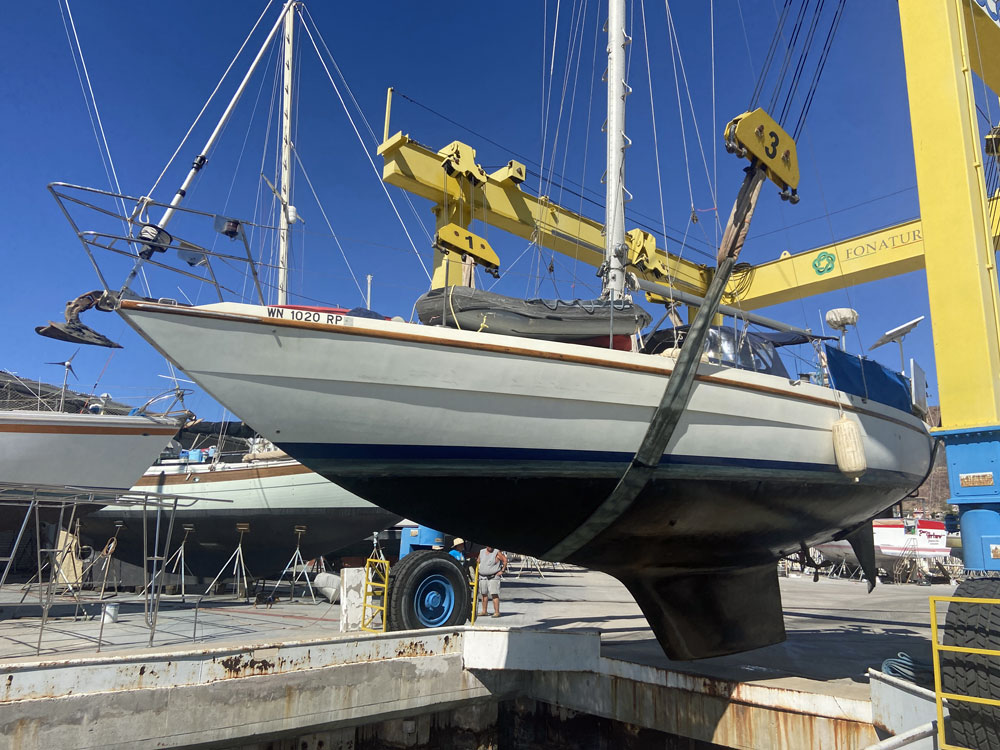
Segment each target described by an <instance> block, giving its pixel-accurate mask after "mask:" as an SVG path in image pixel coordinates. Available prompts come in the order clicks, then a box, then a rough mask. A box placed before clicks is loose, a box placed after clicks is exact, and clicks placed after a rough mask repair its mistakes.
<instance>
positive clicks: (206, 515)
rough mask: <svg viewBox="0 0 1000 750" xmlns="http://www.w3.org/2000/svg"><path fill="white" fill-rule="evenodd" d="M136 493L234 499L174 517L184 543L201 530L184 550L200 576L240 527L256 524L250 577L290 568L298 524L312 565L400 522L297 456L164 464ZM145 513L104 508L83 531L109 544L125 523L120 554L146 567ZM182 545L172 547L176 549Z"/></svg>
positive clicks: (224, 553) (222, 558)
mask: <svg viewBox="0 0 1000 750" xmlns="http://www.w3.org/2000/svg"><path fill="white" fill-rule="evenodd" d="M133 489H134V490H135V491H137V492H158V493H166V494H171V495H183V496H185V497H194V498H198V497H205V498H212V499H216V500H227V501H230V502H228V503H225V504H223V503H195V504H194V505H193V506H190V507H178V508H177V510H176V511H175V513H176V515H175V518H174V528H175V536H177V537H178V539H179V535H180V534H182V533H183V528H184V525H185V524H192V525H193V526H194V529H193V530H192V531H191V533H190V534H189V535H188V538H187V541H186V542H185V547H184V560H185V564H186V565H187V567H188V569H189V570H190V571H191V572H192V573H193V574H194V575H207V576H213V575H215V574H216V573H218V571H219V569H220V567H221V566H222V565H223V564H224V563H225V562H226V560H227V559H229V557H230V555H232V553H233V550H234V549H235V548H236V542H237V538H238V536H239V534H238V533H237V531H236V524H237V523H249V524H250V531H249V533H247V534H245V535H244V537H243V553H244V556H245V559H246V562H247V566H248V567H249V569H250V571H251V572H253V573H254V574H257V575H264V574H269V573H276V572H280V571H281V570H282V568H283V567H284V565H285V564H286V563H287V562H288V560H289V558H290V556H291V551H292V550H293V549H294V546H295V541H296V535H295V527H296V526H299V525H302V526H305V527H306V531H305V533H304V534H303V535H302V540H301V551H302V554H303V556H304V557H305V558H306V559H307V560H308V559H312V558H315V557H319V556H320V555H326V554H328V553H330V552H334V551H336V550H338V549H340V548H342V547H344V546H345V545H348V544H351V543H353V542H357V541H359V540H361V539H363V538H364V537H366V536H368V537H370V536H371V534H372V533H373V532H376V531H381V530H382V529H385V528H387V527H389V526H392V525H393V524H395V523H396V522H397V521H399V520H400V517H399V516H398V515H396V514H394V513H391V512H390V511H387V510H383V509H382V508H379V507H377V506H375V505H372V504H371V503H369V502H367V501H365V500H362V499H361V498H360V497H358V496H357V495H353V494H351V493H350V492H348V491H347V490H345V489H343V488H341V487H338V486H337V485H335V484H333V483H332V482H330V481H328V480H326V479H324V478H323V477H322V476H320V475H318V474H316V473H314V472H313V471H311V470H310V469H308V468H306V467H305V466H303V465H302V464H300V463H299V462H298V461H295V460H294V459H292V458H272V459H264V460H255V461H240V462H224V461H219V462H204V463H188V462H174V463H168V464H157V465H155V466H151V467H150V468H149V469H148V470H147V471H146V473H145V474H144V475H143V476H142V478H141V479H139V481H138V482H137V483H136V485H135V487H134V488H133ZM142 513H143V511H142V509H141V508H113V507H108V508H104V509H103V510H100V511H98V512H96V513H93V514H91V515H89V516H88V517H87V518H85V519H84V520H83V530H84V533H85V534H87V535H88V536H89V537H91V538H94V539H102V538H106V537H110V536H112V535H114V533H115V522H116V521H124V522H125V527H124V528H123V529H122V530H121V531H119V533H118V546H117V550H116V553H115V554H116V556H117V557H120V558H122V559H124V560H127V561H130V562H136V561H137V562H140V563H141V560H142V557H143V554H144V553H143V546H142V528H143V526H142ZM147 513H152V511H147ZM178 539H175V540H173V542H172V544H173V545H175V546H176V544H177V541H178Z"/></svg>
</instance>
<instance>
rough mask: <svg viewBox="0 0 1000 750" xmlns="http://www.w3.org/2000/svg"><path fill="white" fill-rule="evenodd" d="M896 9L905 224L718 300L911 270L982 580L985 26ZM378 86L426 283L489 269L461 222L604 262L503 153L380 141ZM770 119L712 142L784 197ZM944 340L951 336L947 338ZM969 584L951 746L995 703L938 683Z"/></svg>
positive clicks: (990, 407)
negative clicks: (917, 279)
mask: <svg viewBox="0 0 1000 750" xmlns="http://www.w3.org/2000/svg"><path fill="white" fill-rule="evenodd" d="M898 5H899V15H900V27H901V32H902V40H903V53H904V59H905V65H906V82H907V89H908V95H909V105H910V119H911V124H912V136H913V150H914V159H915V165H916V175H917V187H918V193H919V200H920V219H919V220H916V221H910V222H905V223H903V224H898V225H895V226H891V227H887V228H885V229H882V230H879V231H876V232H871V233H869V234H865V235H861V236H858V237H853V238H849V239H846V240H843V241H841V242H836V243H833V244H828V245H824V246H822V247H817V248H814V249H812V250H808V251H806V252H801V253H796V254H789V253H782V254H781V256H780V257H778V258H776V259H775V260H772V261H769V262H766V263H761V264H758V265H756V266H754V267H753V268H752V271H751V272H750V273H747V274H741V279H740V283H739V284H738V285H737V284H736V283H731V284H730V285H729V288H728V289H727V295H726V297H725V301H726V303H727V304H730V305H734V306H738V307H739V309H740V310H741V311H743V312H747V313H749V312H751V311H754V310H758V309H760V308H763V307H767V306H770V305H775V304H778V303H782V302H788V301H790V300H796V299H802V298H805V297H808V296H811V295H815V294H820V293H823V292H829V291H832V290H836V289H842V288H844V287H848V286H853V285H856V284H860V283H865V282H869V281H876V280H880V279H886V278H889V277H891V276H894V275H898V274H903V273H908V272H910V271H915V270H919V269H921V268H923V269H925V270H926V275H927V288H928V296H929V302H930V312H931V318H932V323H933V329H934V332H935V334H936V335H935V336H934V352H935V357H936V360H937V380H938V392H939V396H940V403H941V420H942V426H941V428H940V429H938V430H936V432H935V434H936V435H938V436H939V437H940V438H941V439H942V440H943V441H944V442H945V444H946V446H947V450H948V478H949V484H950V489H951V502H952V503H954V504H955V505H957V506H959V509H960V523H961V530H962V544H963V547H964V553H965V565H966V568H967V570H969V571H973V572H985V573H992V574H995V573H996V572H998V571H1000V287H998V279H997V269H996V251H997V249H998V244H997V239H998V235H1000V210H998V209H1000V195H989V194H988V191H987V187H986V180H985V169H986V160H987V159H996V158H998V155H1000V147H998V146H1000V130H998V129H996V128H997V126H998V125H1000V123H992V124H991V129H990V132H989V133H988V134H987V136H986V137H985V138H984V137H982V136H981V133H980V130H979V125H978V122H977V108H976V101H975V93H974V89H973V86H974V78H973V74H975V75H977V76H978V77H979V78H980V79H981V81H982V82H983V83H984V84H985V85H986V86H987V87H989V88H990V90H992V91H994V92H996V91H1000V17H998V11H997V5H996V3H995V2H994V1H993V0H899V3H898ZM392 93H393V92H392V89H390V90H389V93H388V97H387V103H386V118H385V130H384V135H383V143H382V144H381V145H380V146H379V149H378V152H379V154H380V155H381V156H382V158H383V160H384V165H383V173H382V176H383V179H384V180H385V181H386V182H387V183H389V184H391V185H395V186H397V187H400V188H402V189H404V190H407V191H409V192H412V193H415V194H417V195H419V196H422V197H424V198H426V199H428V200H430V201H431V202H432V203H433V204H434V206H433V211H434V214H435V217H436V222H437V229H438V235H437V239H438V242H437V244H436V246H437V247H438V249H439V250H440V252H438V253H436V254H435V258H434V273H433V281H432V286H433V287H435V288H436V287H443V286H449V285H455V284H463V283H466V282H464V281H463V280H464V279H467V278H468V274H469V268H468V267H469V265H470V264H471V263H477V262H479V263H482V262H484V260H486V259H485V258H484V257H483V255H480V254H478V253H477V252H474V251H477V250H480V251H481V250H482V249H484V248H485V249H488V250H489V254H488V261H487V262H486V263H485V265H486V267H487V268H488V269H489V270H491V271H494V272H495V271H496V268H497V267H498V266H499V262H500V261H499V259H498V258H496V255H495V254H494V253H493V251H492V249H491V248H489V245H488V243H486V242H485V240H483V239H482V238H479V237H477V236H476V235H474V234H472V233H471V232H470V231H469V230H468V227H469V225H470V223H471V222H472V221H473V220H474V219H482V220H483V221H484V222H485V221H488V223H489V226H491V227H496V228H498V229H502V230H504V231H506V232H510V233H512V234H514V235H516V236H519V237H522V238H525V239H530V240H533V241H534V242H535V243H537V244H538V245H539V247H544V248H545V249H547V250H550V251H554V252H558V253H561V254H563V255H566V256H568V257H570V258H573V259H575V260H578V261H581V262H583V263H588V264H590V265H592V266H595V267H599V266H600V265H601V264H602V263H603V262H604V244H605V242H604V236H603V230H604V227H603V225H602V224H601V223H600V222H597V221H594V220H592V219H589V218H587V217H584V216H581V215H580V214H578V213H575V212H573V211H571V210H569V209H566V208H563V207H562V206H559V205H557V204H555V203H553V202H552V201H551V200H550V199H549V198H548V197H547V196H544V195H543V196H533V195H530V194H528V193H526V192H525V191H523V190H522V189H521V187H520V186H521V183H522V182H523V181H524V178H525V173H526V169H525V166H524V165H523V164H521V163H519V162H517V161H513V160H512V161H510V162H508V163H507V165H506V166H504V167H502V168H501V169H499V170H497V171H495V172H493V173H487V172H486V170H484V169H483V168H482V167H481V166H480V165H479V163H478V162H477V161H476V151H475V149H474V148H473V147H471V146H469V145H467V144H464V143H461V142H458V141H455V142H452V143H450V144H449V145H448V146H446V147H445V148H443V149H441V150H440V151H433V150H431V149H429V148H427V147H425V146H422V145H420V144H419V143H417V142H416V141H414V140H412V139H411V138H410V137H409V136H407V135H405V134H403V133H402V132H397V133H395V134H393V135H390V128H389V123H390V113H391V104H392ZM764 118H766V119H764ZM772 124H774V123H773V121H771V120H770V118H769V117H768V116H767V115H766V113H764V112H763V111H760V110H755V111H752V112H748V113H745V114H744V115H741V116H740V117H738V118H736V119H734V120H733V121H732V122H731V123H730V124H729V126H728V127H727V129H726V142H727V148H728V149H729V150H731V151H733V152H736V153H738V154H741V153H742V152H743V150H744V149H747V150H750V151H751V152H753V151H756V152H757V153H752V154H751V155H753V156H755V157H756V158H757V159H758V160H760V161H761V162H762V164H763V166H764V167H765V168H766V170H767V176H768V178H770V179H771V180H772V181H774V182H775V183H776V184H778V185H779V187H781V188H782V197H785V198H787V199H789V200H791V201H792V202H796V201H797V199H798V196H797V194H796V193H795V191H794V188H795V187H796V183H797V178H798V164H797V161H796V160H795V158H794V147H792V148H791V149H787V148H786V147H785V145H784V144H785V138H786V136H787V134H785V133H784V132H783V131H781V130H780V128H778V129H775V128H774V127H772ZM788 143H789V144H790V143H791V139H788ZM751 146H753V148H752V149H751V148H749V147H751ZM450 239H451V240H457V241H449V240H450ZM480 241H482V246H480V244H479V243H480ZM463 242H464V243H465V244H463ZM626 246H627V267H628V270H629V272H630V273H632V274H634V275H635V277H636V278H637V279H638V282H639V285H640V288H641V289H642V290H643V291H645V292H646V294H647V300H648V301H649V302H652V303H665V302H668V301H669V299H668V297H670V296H673V297H674V298H675V299H680V300H681V301H684V300H685V299H691V298H692V297H694V298H703V297H704V296H705V294H706V292H707V290H708V288H709V285H710V284H711V281H712V278H713V275H714V269H712V268H710V267H708V266H705V265H701V264H697V263H693V262H691V261H689V260H685V259H682V258H680V257H678V256H676V255H674V254H672V253H669V252H667V251H666V250H664V249H662V248H660V247H657V245H656V240H655V237H653V235H651V234H649V233H648V232H645V231H643V230H641V229H638V228H637V229H633V230H632V231H629V232H627V233H626ZM463 273H464V274H465V275H464V276H463ZM697 301H698V300H696V302H697ZM959 331H961V332H963V335H961V336H959V335H957V334H956V332H959ZM984 580H985V582H984V581H970V582H967V584H969V586H966V584H963V586H962V587H960V588H959V591H958V592H956V593H957V594H958V595H959V598H958V600H957V601H956V603H955V606H953V607H952V608H950V609H949V623H950V625H951V627H949V628H948V629H947V630H946V633H945V635H944V640H945V645H944V646H941V648H940V650H942V651H945V652H948V653H952V654H954V653H956V652H961V653H963V654H964V655H965V659H964V661H960V662H956V661H955V658H956V657H954V656H951V657H949V658H950V659H951V661H950V662H949V667H948V669H947V670H945V680H946V681H947V680H951V681H952V682H953V683H954V684H953V685H951V686H949V685H947V684H945V685H943V687H942V684H941V681H940V680H941V675H940V674H939V675H938V678H939V681H938V692H939V695H940V694H941V691H942V690H944V691H945V692H947V693H950V695H949V696H948V697H949V700H951V701H952V707H951V717H952V718H951V727H952V731H953V732H954V737H953V738H952V739H955V740H956V741H957V742H960V743H961V742H971V741H972V734H971V732H972V731H973V730H972V729H971V727H972V726H973V724H974V723H975V722H976V721H981V720H982V719H983V716H985V714H983V713H982V711H983V709H981V707H982V706H983V705H987V704H988V705H990V706H993V705H1000V703H998V699H1000V667H998V666H995V665H994V666H992V667H990V670H991V671H990V674H994V675H995V680H994V683H993V685H994V686H993V687H992V688H990V689H989V690H988V692H989V694H988V695H981V696H972V697H971V698H969V697H966V698H964V699H962V700H964V703H963V702H961V701H960V700H959V698H958V696H957V694H956V693H955V692H954V690H953V689H952V688H954V685H957V684H960V683H961V681H962V680H963V679H966V678H967V677H969V676H970V675H973V672H974V670H975V669H976V668H977V666H978V667H979V668H980V669H982V668H984V667H983V664H984V661H983V660H986V659H988V658H989V657H988V656H984V655H983V654H984V652H983V651H982V649H983V648H984V638H985V639H986V641H988V645H990V646H993V647H1000V643H998V642H997V639H998V638H1000V578H993V579H989V578H988V579H984ZM963 587H966V588H970V587H971V589H970V590H975V591H976V594H975V596H974V597H971V598H976V599H982V598H984V597H985V599H987V600H989V602H988V603H986V604H981V605H978V606H980V607H987V609H988V612H990V613H992V612H994V611H996V612H997V614H996V615H992V614H990V615H989V616H982V617H980V616H978V615H973V614H972V610H971V609H970V607H971V608H974V607H975V606H976V605H972V604H970V603H969V602H967V601H964V600H965V599H968V598H970V597H965V596H962V594H963ZM994 600H996V601H994ZM952 613H954V616H953V614H952ZM994 618H995V619H996V621H997V625H996V627H995V629H990V630H989V633H987V634H985V635H984V631H983V628H984V627H988V625H989V623H991V622H992V621H993V619H994ZM970 620H971V621H970ZM935 646H936V648H935V654H936V655H937V653H938V649H937V644H935ZM949 649H952V650H953V651H950V652H949V651H948V650H949ZM970 649H972V651H971V652H970ZM970 654H973V655H970ZM977 660H979V661H977ZM963 670H965V671H963ZM970 684H971V683H970ZM977 707H979V708H977ZM991 716H992V715H991ZM995 729H996V728H995ZM938 731H939V747H942V748H949V747H959V746H960V745H948V744H945V736H944V727H943V726H939V728H938ZM998 734H1000V732H998ZM998 743H1000V740H998ZM998 746H1000V745H998Z"/></svg>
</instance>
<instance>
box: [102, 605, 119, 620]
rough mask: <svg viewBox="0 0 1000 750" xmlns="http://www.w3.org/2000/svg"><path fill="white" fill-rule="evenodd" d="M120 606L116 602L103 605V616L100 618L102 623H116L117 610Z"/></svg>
mask: <svg viewBox="0 0 1000 750" xmlns="http://www.w3.org/2000/svg"><path fill="white" fill-rule="evenodd" d="M119 606H121V605H120V604H119V603H118V602H108V603H107V604H105V605H104V614H103V615H102V617H101V620H102V622H118V608H119Z"/></svg>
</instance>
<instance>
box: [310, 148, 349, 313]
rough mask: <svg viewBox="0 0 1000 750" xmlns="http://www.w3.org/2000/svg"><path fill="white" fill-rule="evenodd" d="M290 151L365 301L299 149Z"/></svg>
mask: <svg viewBox="0 0 1000 750" xmlns="http://www.w3.org/2000/svg"><path fill="white" fill-rule="evenodd" d="M292 153H293V154H294V155H295V161H296V163H297V164H298V165H299V169H301V170H302V176H303V177H305V178H306V184H307V185H309V190H310V191H312V195H313V199H314V200H315V201H316V205H317V206H319V212H320V214H322V216H323V221H325V222H326V228H327V229H328V230H329V231H330V235H331V236H332V237H333V241H334V242H335V243H336V245H337V249H338V250H340V255H341V256H342V257H343V258H344V263H345V264H346V265H347V270H348V271H350V272H351V278H352V279H354V286H356V287H357V288H358V294H360V295H361V301H362V302H365V300H366V298H365V292H364V290H363V289H362V288H361V282H359V281H358V277H357V276H356V275H355V274H354V269H353V268H352V267H351V261H349V260H348V259H347V253H346V252H344V246H343V245H341V244H340V238H339V237H337V233H336V232H335V231H333V224H331V223H330V218H329V217H328V216H327V215H326V211H325V210H324V209H323V204H322V203H321V202H320V199H319V196H318V195H317V194H316V188H314V187H313V184H312V180H310V179H309V173H308V172H307V171H306V167H305V164H303V163H302V159H301V158H300V157H299V150H298V149H297V148H295V147H292Z"/></svg>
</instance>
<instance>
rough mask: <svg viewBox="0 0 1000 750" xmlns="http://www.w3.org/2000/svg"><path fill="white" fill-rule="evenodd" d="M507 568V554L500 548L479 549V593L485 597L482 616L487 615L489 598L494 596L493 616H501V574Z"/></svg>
mask: <svg viewBox="0 0 1000 750" xmlns="http://www.w3.org/2000/svg"><path fill="white" fill-rule="evenodd" d="M506 570H507V556H506V555H505V554H504V553H503V552H501V551H500V550H498V549H493V548H492V547H486V548H485V549H482V550H480V551H479V593H480V594H481V595H482V597H483V611H482V613H481V615H480V616H481V617H486V615H487V614H488V612H487V600H488V598H489V597H491V596H492V597H493V616H494V617H499V616H500V576H502V575H503V574H504V572H505V571H506Z"/></svg>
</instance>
